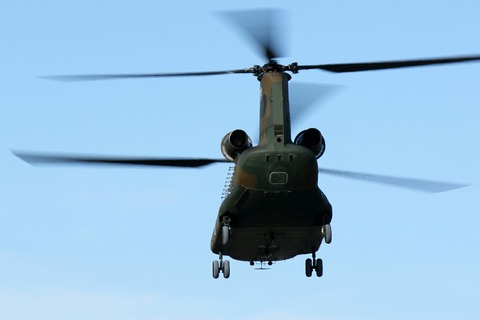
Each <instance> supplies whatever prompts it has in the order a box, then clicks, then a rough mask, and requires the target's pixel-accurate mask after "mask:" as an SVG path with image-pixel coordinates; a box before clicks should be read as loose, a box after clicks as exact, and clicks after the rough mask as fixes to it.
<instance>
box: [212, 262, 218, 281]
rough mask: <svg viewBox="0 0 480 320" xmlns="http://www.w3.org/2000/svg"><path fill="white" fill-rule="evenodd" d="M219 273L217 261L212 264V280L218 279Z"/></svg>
mask: <svg viewBox="0 0 480 320" xmlns="http://www.w3.org/2000/svg"><path fill="white" fill-rule="evenodd" d="M219 273H220V264H219V263H218V261H217V260H214V261H213V262H212V275H213V278H214V279H218V275H219Z"/></svg>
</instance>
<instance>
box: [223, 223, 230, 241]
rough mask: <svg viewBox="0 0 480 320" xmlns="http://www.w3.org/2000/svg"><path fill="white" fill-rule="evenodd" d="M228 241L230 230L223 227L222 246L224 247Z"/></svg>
mask: <svg viewBox="0 0 480 320" xmlns="http://www.w3.org/2000/svg"><path fill="white" fill-rule="evenodd" d="M229 239H230V228H229V227H228V226H227V225H225V226H223V227H222V245H226V244H227V243H228V240H229Z"/></svg>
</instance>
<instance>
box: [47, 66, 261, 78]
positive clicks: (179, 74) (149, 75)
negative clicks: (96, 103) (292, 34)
mask: <svg viewBox="0 0 480 320" xmlns="http://www.w3.org/2000/svg"><path fill="white" fill-rule="evenodd" d="M254 72H255V70H254V69H253V68H246V69H236V70H224V71H199V72H196V71H194V72H170V73H131V74H129V73H125V74H85V75H66V76H45V77H40V78H42V79H48V80H56V81H91V80H115V79H131V78H162V77H191V76H215V75H221V74H236V73H254Z"/></svg>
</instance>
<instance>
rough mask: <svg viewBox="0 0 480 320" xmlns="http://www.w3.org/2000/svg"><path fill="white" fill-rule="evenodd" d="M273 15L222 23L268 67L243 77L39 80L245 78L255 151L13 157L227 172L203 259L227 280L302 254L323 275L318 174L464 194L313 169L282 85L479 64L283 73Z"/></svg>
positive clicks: (246, 146) (308, 134)
mask: <svg viewBox="0 0 480 320" xmlns="http://www.w3.org/2000/svg"><path fill="white" fill-rule="evenodd" d="M277 14H278V10H273V9H265V10H253V11H236V12H228V13H225V16H226V17H227V18H228V19H229V20H231V21H232V22H233V23H234V24H236V25H237V26H238V27H240V29H242V30H243V31H244V32H246V34H247V35H248V36H249V37H251V38H252V40H254V42H255V43H256V44H257V45H258V46H259V48H260V49H261V52H262V54H263V56H264V57H265V59H266V63H265V64H264V65H262V66H260V65H254V66H253V67H249V68H244V69H233V70H225V71H206V72H179V73H147V74H104V75H73V76H54V77H47V78H49V79H53V80H61V81H83V80H108V79H125V78H155V77H186V76H212V75H226V74H251V75H253V76H254V77H256V78H257V79H258V81H259V82H260V88H261V96H260V128H259V133H260V136H259V143H258V144H257V145H254V144H253V143H252V139H251V138H250V137H249V136H248V135H247V134H246V133H245V131H243V130H241V129H237V130H233V131H231V132H229V133H227V134H226V135H225V136H224V137H223V139H222V140H221V152H222V154H223V156H224V158H223V159H216V158H212V159H210V158H138V157H137V158H136V157H109V156H79V155H65V154H63V155H62V154H47V153H30V152H14V154H15V155H16V156H18V157H19V158H21V159H23V160H24V161H26V162H28V163H32V164H36V163H39V164H41V163H43V164H60V163H83V164H91V165H98V164H107V165H133V166H157V167H183V168H193V167H203V166H207V165H210V164H213V163H230V164H232V165H233V166H234V167H233V172H232V174H231V176H230V177H229V179H228V182H229V185H228V188H227V190H226V194H225V197H224V199H223V202H222V203H221V205H220V209H219V212H218V215H217V218H216V220H215V226H214V230H213V235H212V238H211V243H210V247H211V251H212V252H213V253H214V254H217V255H218V257H219V258H218V260H214V261H213V263H212V275H213V277H214V278H218V277H219V275H220V274H223V277H224V278H228V277H229V276H230V262H229V260H226V259H224V257H225V256H229V257H231V258H232V259H234V260H240V261H247V262H250V264H251V265H252V266H253V265H254V264H255V263H261V264H262V265H263V263H267V264H268V265H271V264H272V263H273V262H275V261H280V260H287V259H290V258H293V257H295V256H297V255H303V254H308V255H311V258H308V259H306V261H305V274H306V276H307V277H311V276H312V274H313V273H315V274H316V276H318V277H321V276H322V274H323V262H322V259H319V258H317V257H316V253H317V251H318V250H319V248H320V245H321V243H322V242H325V243H327V244H328V243H330V242H331V241H332V228H331V226H330V223H331V221H332V206H331V204H330V202H329V201H328V199H327V197H326V196H325V194H324V193H323V192H322V191H321V190H320V188H319V186H318V173H319V172H320V173H325V174H333V175H340V176H344V177H350V178H354V179H363V180H369V181H374V182H379V183H384V184H390V185H397V186H402V187H407V188H412V189H419V190H423V191H429V192H441V191H447V190H451V189H455V188H461V187H464V186H466V185H463V184H455V183H441V182H435V181H426V180H418V179H406V178H395V177H389V176H381V175H373V174H363V173H356V172H349V171H340V170H331V169H322V168H319V167H318V165H317V160H318V159H319V158H320V157H321V156H322V155H323V153H324V152H325V139H324V137H323V136H322V134H321V133H320V131H319V130H318V129H316V128H309V129H306V130H303V131H301V132H300V133H298V134H297V135H296V137H295V138H294V139H293V140H292V133H291V130H290V105H289V94H288V88H289V86H288V84H289V80H290V79H291V77H292V75H296V74H297V73H298V72H299V71H303V70H311V69H314V70H324V71H328V72H334V73H342V72H360V71H371V70H382V69H395V68H404V67H416V66H427V65H435V64H447V63H458V62H466V61H477V60H480V55H477V56H459V57H444V58H434V59H419V60H403V61H384V62H367V63H341V64H317V65H300V64H298V63H296V62H293V63H291V64H288V65H282V64H280V63H278V61H277V58H279V57H282V53H281V52H280V50H279V44H280V41H279V40H278V39H279V37H277V34H276V32H278V29H277V28H276V27H275V26H276V25H277V23H278V22H280V21H279V19H278V16H277Z"/></svg>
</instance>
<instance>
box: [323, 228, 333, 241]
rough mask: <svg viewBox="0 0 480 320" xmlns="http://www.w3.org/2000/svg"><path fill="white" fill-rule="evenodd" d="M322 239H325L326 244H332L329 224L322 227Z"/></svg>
mask: <svg viewBox="0 0 480 320" xmlns="http://www.w3.org/2000/svg"><path fill="white" fill-rule="evenodd" d="M323 237H324V238H325V243H326V244H330V243H331V242H332V227H331V226H330V225H329V224H326V225H324V226H323Z"/></svg>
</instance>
